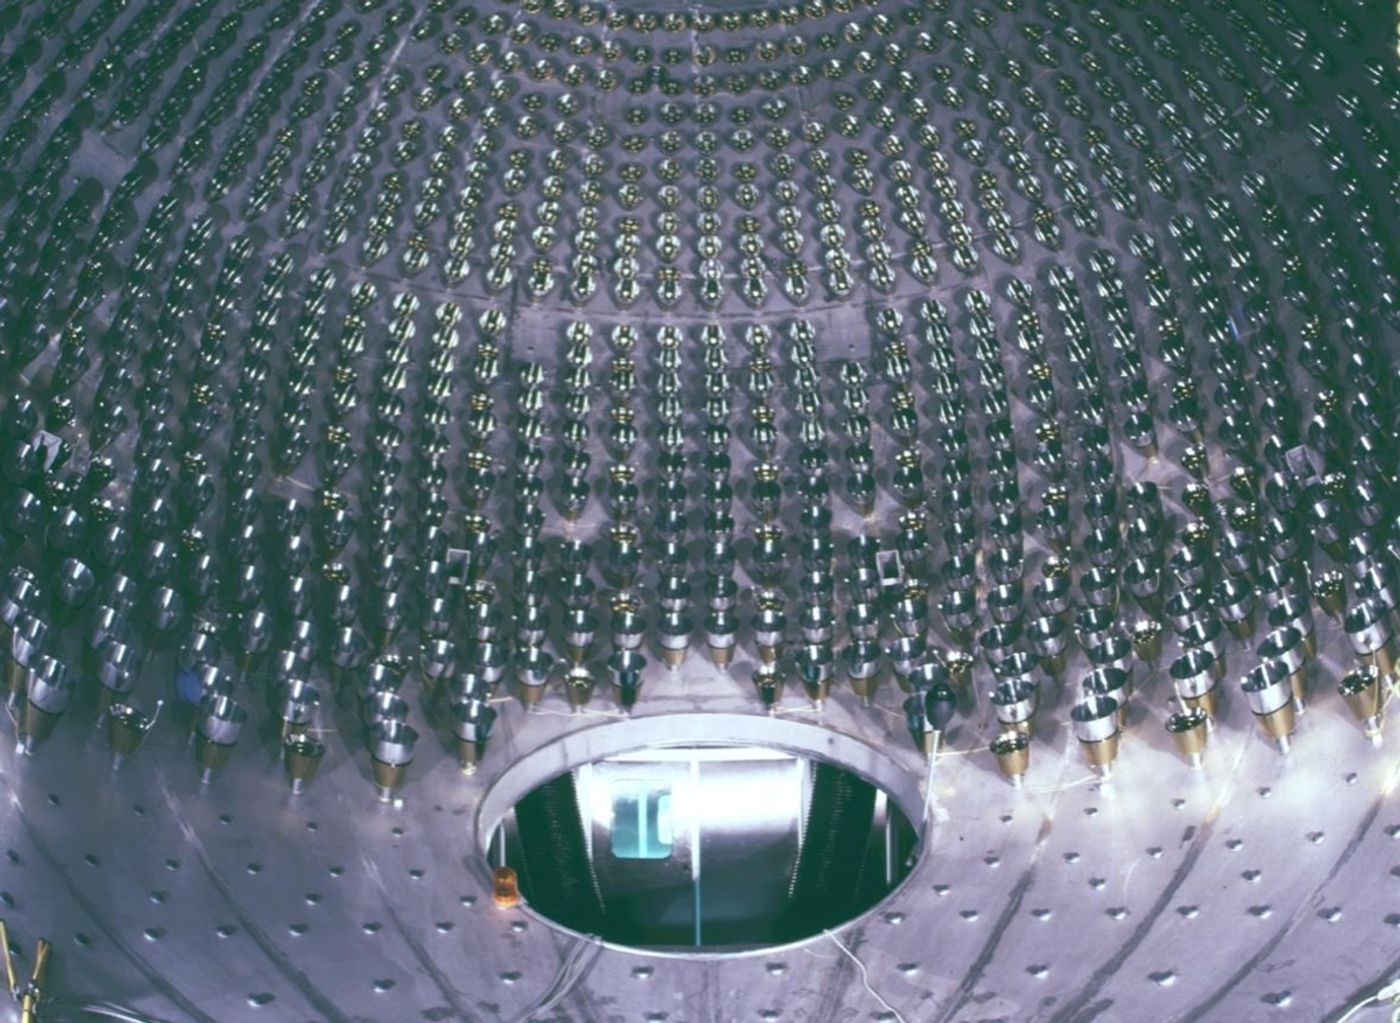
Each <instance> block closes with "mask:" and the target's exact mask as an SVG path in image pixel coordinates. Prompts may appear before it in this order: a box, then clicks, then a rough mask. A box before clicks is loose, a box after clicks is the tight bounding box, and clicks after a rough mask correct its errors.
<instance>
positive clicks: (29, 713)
mask: <svg viewBox="0 0 1400 1023" xmlns="http://www.w3.org/2000/svg"><path fill="white" fill-rule="evenodd" d="M23 721H24V738H25V747H26V748H32V747H33V746H34V744H35V743H38V742H43V741H44V740H45V739H47V738H48V737H49V736H50V735H51V734H52V733H53V729H54V725H56V724H58V715H57V714H50V713H49V712H48V711H46V710H43V709H41V708H39V707H36V706H35V705H34V704H32V703H30V702H29V701H27V700H26V701H25V704H24V717H23Z"/></svg>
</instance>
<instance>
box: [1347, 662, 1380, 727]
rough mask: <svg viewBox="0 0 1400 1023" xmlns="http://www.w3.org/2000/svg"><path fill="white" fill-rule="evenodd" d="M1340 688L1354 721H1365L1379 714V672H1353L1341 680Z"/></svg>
mask: <svg viewBox="0 0 1400 1023" xmlns="http://www.w3.org/2000/svg"><path fill="white" fill-rule="evenodd" d="M1340 688H1341V693H1342V699H1344V700H1346V702H1347V707H1349V708H1350V709H1351V712H1352V714H1354V715H1355V716H1356V720H1358V721H1365V720H1366V719H1367V718H1373V717H1375V716H1376V715H1377V714H1379V713H1380V712H1381V685H1380V672H1378V671H1365V670H1362V671H1354V672H1352V673H1351V674H1350V675H1348V676H1347V677H1346V678H1344V679H1342V684H1341V687H1340Z"/></svg>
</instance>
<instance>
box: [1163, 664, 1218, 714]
mask: <svg viewBox="0 0 1400 1023" xmlns="http://www.w3.org/2000/svg"><path fill="white" fill-rule="evenodd" d="M1216 665H1217V662H1216V659H1215V655H1214V654H1212V653H1211V652H1210V651H1209V650H1199V649H1198V650H1188V651H1186V652H1185V653H1184V654H1182V655H1181V656H1180V657H1178V658H1177V659H1176V660H1174V661H1172V666H1171V677H1172V685H1173V687H1174V688H1175V689H1176V696H1177V699H1179V700H1180V701H1181V703H1182V706H1184V707H1185V708H1186V709H1187V710H1196V709H1199V710H1201V711H1203V712H1204V713H1205V715H1206V727H1207V728H1214V727H1215V712H1216V708H1217V705H1218V700H1219V688H1220V687H1219V685H1218V683H1219V680H1220V673H1219V671H1218V670H1217V667H1216Z"/></svg>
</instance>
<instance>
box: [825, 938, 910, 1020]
mask: <svg viewBox="0 0 1400 1023" xmlns="http://www.w3.org/2000/svg"><path fill="white" fill-rule="evenodd" d="M822 933H823V934H825V935H826V936H827V937H828V938H830V939H831V941H832V943H833V944H834V945H835V946H836V947H837V948H839V949H840V950H841V951H842V952H845V953H846V956H847V958H849V959H850V960H851V962H853V963H855V964H856V969H857V970H859V971H860V982H861V984H862V985H863V986H864V987H865V990H866V991H867V992H869V994H870V997H871V998H873V999H875V1001H877V1002H879V1003H880V1004H881V1005H883V1006H884V1007H885V1011H886V1012H888V1013H889V1014H890V1015H891V1016H893V1017H894V1018H895V1019H896V1020H897V1021H898V1023H909V1021H908V1020H906V1019H905V1018H904V1017H903V1016H902V1015H901V1014H900V1012H899V1010H898V1009H896V1008H895V1007H894V1006H893V1005H891V1004H890V1003H889V1002H887V1001H885V1000H884V999H883V998H881V997H880V993H879V992H878V991H876V990H875V989H874V988H873V987H871V986H870V977H869V975H868V974H867V973H866V970H865V964H864V963H863V962H861V961H860V957H859V956H857V955H856V954H855V953H854V952H852V951H851V950H850V949H849V948H847V947H846V946H845V944H843V943H842V941H841V939H840V938H838V937H837V936H836V933H835V932H834V931H828V930H823V931H822Z"/></svg>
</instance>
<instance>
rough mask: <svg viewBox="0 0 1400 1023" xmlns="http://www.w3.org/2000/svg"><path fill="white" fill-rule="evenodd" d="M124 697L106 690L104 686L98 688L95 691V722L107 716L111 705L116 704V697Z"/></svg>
mask: <svg viewBox="0 0 1400 1023" xmlns="http://www.w3.org/2000/svg"><path fill="white" fill-rule="evenodd" d="M121 695H124V694H122V693H118V692H117V691H116V690H115V689H108V688H107V687H106V686H98V690H97V720H98V721H101V720H102V719H103V718H105V717H106V716H107V712H108V711H110V710H111V709H112V704H114V703H116V702H117V697H118V696H121Z"/></svg>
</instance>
